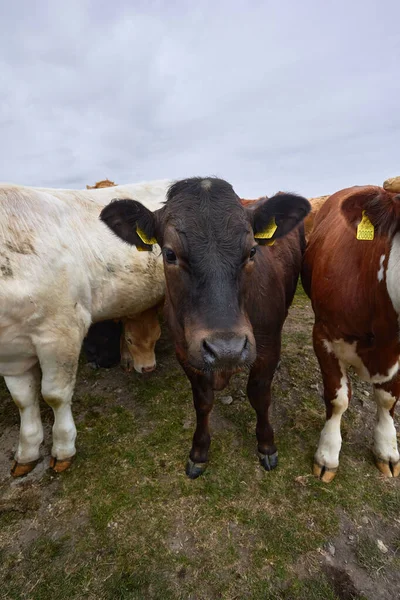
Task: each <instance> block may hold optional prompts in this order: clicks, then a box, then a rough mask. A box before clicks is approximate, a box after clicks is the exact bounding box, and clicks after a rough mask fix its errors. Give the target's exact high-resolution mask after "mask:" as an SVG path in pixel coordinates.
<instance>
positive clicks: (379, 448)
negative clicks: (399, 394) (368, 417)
mask: <svg viewBox="0 0 400 600" xmlns="http://www.w3.org/2000/svg"><path fill="white" fill-rule="evenodd" d="M375 401H376V405H377V411H376V417H377V421H376V425H375V429H374V454H375V457H376V461H377V466H378V468H379V470H380V471H381V472H382V473H383V474H384V475H386V476H387V477H393V476H394V477H397V476H398V475H400V456H399V450H398V447H397V436H396V428H395V426H394V421H393V417H392V415H391V411H392V410H393V408H394V405H395V404H396V397H395V396H393V395H392V394H391V393H390V392H389V391H386V390H384V389H382V388H380V387H375Z"/></svg>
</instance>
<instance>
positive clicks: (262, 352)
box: [101, 178, 310, 478]
mask: <svg viewBox="0 0 400 600" xmlns="http://www.w3.org/2000/svg"><path fill="white" fill-rule="evenodd" d="M309 210H310V204H309V202H308V201H307V200H306V199H305V198H302V197H300V196H295V195H293V194H280V195H277V196H274V197H273V198H269V199H265V198H262V199H260V200H259V201H258V202H255V203H254V204H252V205H251V206H247V207H244V206H243V205H242V203H241V201H240V198H239V197H238V196H237V195H236V194H235V192H234V190H233V189H232V186H231V185H230V184H229V183H227V182H226V181H223V180H220V179H216V178H207V179H202V178H193V179H187V180H184V181H179V182H177V183H175V184H174V185H172V186H171V187H170V189H169V192H168V195H167V202H166V203H165V205H164V206H163V207H162V208H161V209H160V210H157V211H155V212H151V211H149V210H148V209H147V208H145V207H144V206H143V205H142V204H140V203H139V202H136V201H132V200H119V201H115V202H112V203H111V204H109V205H108V206H106V207H105V208H104V209H103V211H102V213H101V218H102V220H103V221H104V222H105V223H106V224H107V225H108V226H109V227H110V228H111V229H112V230H113V231H114V232H115V233H116V234H117V235H119V236H120V237H121V238H122V239H123V240H125V241H126V242H128V243H130V244H133V245H134V244H137V243H140V240H142V242H143V241H145V242H146V243H155V242H156V240H157V242H158V244H159V245H160V246H161V248H162V252H163V258H164V272H165V278H166V304H165V315H166V319H167V321H168V323H169V326H170V329H171V331H172V335H173V338H174V342H175V350H176V355H177V357H178V360H179V362H180V364H181V365H182V367H183V369H184V371H185V373H186V375H187V376H188V378H189V380H190V383H191V386H192V392H193V400H194V405H195V409H196V413H197V427H196V431H195V433H194V437H193V445H192V449H191V451H190V455H189V461H188V463H187V466H186V473H187V475H188V476H189V477H190V478H195V477H198V476H199V475H200V474H201V473H202V472H203V471H204V469H205V467H206V464H207V459H208V449H209V446H210V434H209V429H208V421H209V415H210V411H211V409H212V406H213V400H214V390H221V389H223V388H224V387H225V386H226V385H227V384H228V382H229V379H230V377H231V376H232V374H233V373H235V372H237V371H238V370H241V369H243V368H245V367H250V376H249V380H248V385H247V393H248V396H249V399H250V402H251V404H252V406H253V408H254V409H255V411H256V414H257V427H256V434H257V441H258V455H259V458H260V462H261V465H262V466H263V467H264V469H266V470H267V471H269V470H270V469H273V468H274V467H276V466H277V462H278V456H277V450H276V446H275V444H274V434H273V430H272V427H271V425H270V423H269V418H268V409H269V405H270V401H271V382H272V378H273V376H274V372H275V369H276V366H277V364H278V361H279V356H280V348H281V330H282V326H283V323H284V321H285V318H286V315H287V312H288V309H289V306H290V304H291V302H292V299H293V296H294V293H295V290H296V284H297V280H298V276H299V272H300V267H301V259H302V253H303V250H304V246H305V240H304V231H303V228H302V226H298V225H299V223H300V222H301V221H302V220H303V219H304V217H305V215H306V214H307V213H308V212H309ZM281 238H283V239H281ZM275 240H278V241H277V243H276V244H274V245H271V242H274V241H275ZM256 241H258V244H257V243H256ZM267 244H270V245H267Z"/></svg>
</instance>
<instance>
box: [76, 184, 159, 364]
mask: <svg viewBox="0 0 400 600" xmlns="http://www.w3.org/2000/svg"><path fill="white" fill-rule="evenodd" d="M116 185H117V184H116V183H114V181H111V180H110V179H102V180H101V181H97V182H96V183H95V184H94V185H86V189H88V190H96V189H101V188H107V187H115V186H116ZM160 335H161V329H160V324H159V321H158V315H157V308H154V307H152V308H150V309H149V310H147V311H144V312H143V313H140V314H138V315H135V316H134V317H133V318H131V319H130V318H129V317H124V318H123V319H113V320H111V319H109V320H107V321H100V322H98V323H95V324H93V325H92V326H91V327H90V328H89V331H88V333H87V336H86V337H85V339H84V341H83V349H84V353H85V355H86V358H87V361H88V364H89V366H91V367H92V368H94V369H98V368H110V367H113V366H115V365H117V364H121V367H122V369H123V370H124V371H125V372H127V373H129V372H130V371H132V369H135V371H137V372H138V373H150V372H151V371H154V369H155V367H156V356H155V344H156V342H157V340H158V339H159V337H160Z"/></svg>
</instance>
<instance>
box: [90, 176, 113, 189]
mask: <svg viewBox="0 0 400 600" xmlns="http://www.w3.org/2000/svg"><path fill="white" fill-rule="evenodd" d="M116 185H118V184H117V183H114V181H111V179H108V178H106V179H101V180H100V181H96V183H95V184H94V185H86V189H87V190H98V189H101V188H107V187H114V186H116Z"/></svg>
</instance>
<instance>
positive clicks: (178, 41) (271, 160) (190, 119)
mask: <svg viewBox="0 0 400 600" xmlns="http://www.w3.org/2000/svg"><path fill="white" fill-rule="evenodd" d="M0 22H1V25H2V27H1V29H2V35H1V37H0V90H1V91H0V140H1V141H0V181H9V182H10V181H11V182H14V183H21V184H26V185H37V186H49V187H70V188H74V187H78V188H81V187H85V185H86V183H90V184H93V183H94V182H95V181H96V180H99V179H103V178H105V177H109V178H110V179H113V180H114V181H116V182H117V183H133V182H137V181H142V180H151V179H161V178H181V177H188V176H192V175H212V174H214V175H218V176H220V177H223V178H224V179H227V180H228V181H230V182H231V183H232V184H233V185H234V187H235V189H236V191H237V192H238V193H239V194H240V195H241V196H244V197H256V196H260V195H264V194H267V195H269V194H272V193H273V192H276V191H278V190H291V191H297V192H300V193H303V194H304V195H307V196H313V195H320V194H325V193H330V192H334V191H336V190H338V189H340V188H342V187H346V186H349V185H354V184H359V185H361V184H367V183H374V184H382V182H383V180H384V179H386V178H387V177H392V176H395V175H400V28H399V24H400V2H399V0H385V1H383V0H346V1H344V0H334V1H333V0H332V1H323V2H322V1H320V0H286V1H285V0H280V1H277V0H264V1H263V2H262V1H258V0H248V2H246V3H245V2H241V1H239V0H230V1H224V0H213V1H208V0H197V2H195V1H194V0H192V1H190V2H189V1H187V2H185V1H184V0H175V1H172V0H168V1H167V0H165V1H163V2H161V1H150V0H148V1H144V0H143V1H135V0H130V1H129V0H106V1H101V0H92V1H90V0H77V1H75V0H68V2H55V1H50V0H41V1H38V0H37V1H33V0H29V1H28V0H14V1H13V2H10V0H0Z"/></svg>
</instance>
